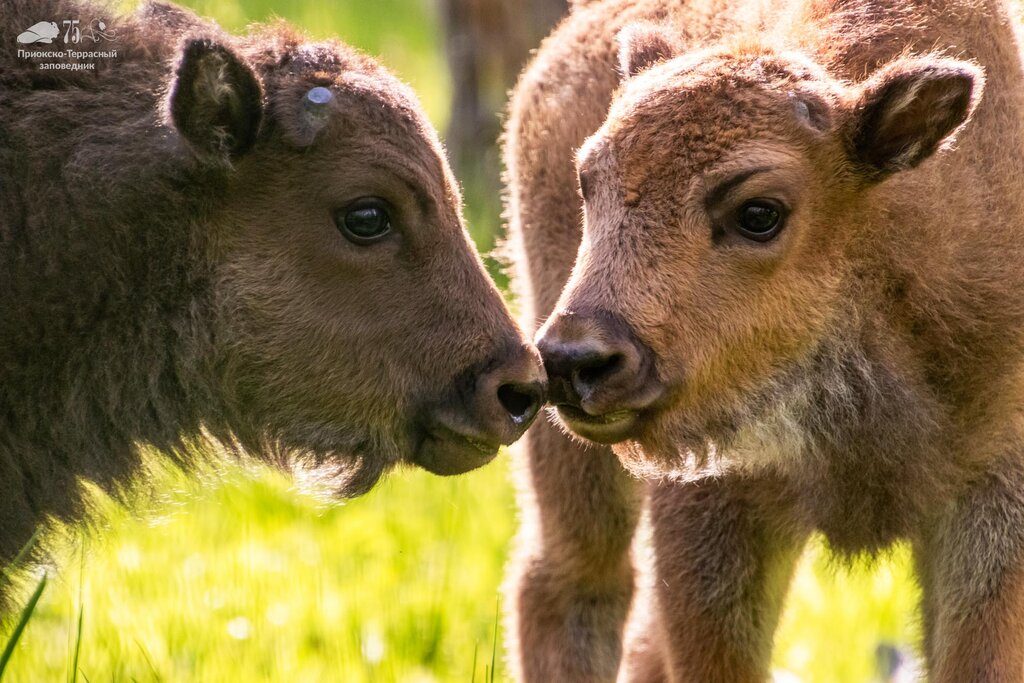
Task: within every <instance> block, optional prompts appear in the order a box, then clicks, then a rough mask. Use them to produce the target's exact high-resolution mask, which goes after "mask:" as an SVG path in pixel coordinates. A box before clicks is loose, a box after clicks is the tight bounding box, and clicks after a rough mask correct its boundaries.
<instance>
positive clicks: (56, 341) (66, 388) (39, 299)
mask: <svg viewBox="0 0 1024 683" xmlns="http://www.w3.org/2000/svg"><path fill="white" fill-rule="evenodd" d="M100 12H101V9H100V8H99V7H98V6H95V5H91V4H85V3H78V2H56V1H44V0H31V1H26V0H5V1H4V2H3V3H2V5H0V38H2V39H0V43H2V44H3V45H4V47H3V48H2V49H0V565H2V564H3V563H4V561H5V560H9V559H10V558H11V557H12V555H14V553H15V552H16V551H17V550H18V549H19V547H20V546H21V545H22V544H23V542H24V541H25V540H26V539H27V538H28V537H29V536H30V535H31V534H32V533H33V529H34V528H35V527H36V525H37V524H38V523H39V522H40V521H41V520H42V519H44V518H45V517H47V516H48V515H56V516H58V517H61V518H74V517H75V516H76V515H77V514H79V513H80V507H81V503H80V500H79V496H78V494H77V490H78V488H77V487H78V479H79V478H86V479H90V480H93V481H96V482H99V483H100V484H102V485H104V486H106V487H108V488H115V489H116V487H117V486H118V485H121V484H123V483H125V482H126V481H128V479H129V478H130V477H131V475H132V473H133V471H135V469H136V467H137V464H138V462H139V446H140V445H144V444H148V445H154V446H157V447H159V448H161V449H165V450H167V451H168V452H172V453H175V454H177V455H178V457H179V458H180V459H183V460H184V459H186V458H187V457H188V455H187V454H188V453H189V452H190V450H191V449H189V448H187V447H186V444H187V443H188V442H190V441H191V440H192V439H194V438H196V437H200V436H201V435H204V434H209V435H212V436H214V437H216V438H217V439H218V440H221V441H223V442H226V443H240V444H241V445H242V446H243V447H245V449H246V450H248V451H250V452H252V453H257V454H263V455H264V456H265V457H267V458H272V459H275V460H284V459H285V458H284V457H283V454H286V453H287V454H291V453H299V454H301V455H303V456H304V458H305V459H307V460H313V461H314V462H316V463H319V464H324V465H327V466H329V467H332V468H333V469H334V470H336V471H338V472H339V474H340V475H341V476H342V478H343V480H342V481H340V482H339V487H340V489H341V491H342V492H343V493H359V492H361V491H364V490H366V489H367V488H369V487H370V486H371V485H372V484H373V483H374V482H375V481H376V480H377V479H378V477H379V476H380V475H381V474H382V473H383V472H384V471H386V470H387V469H388V468H389V467H391V466H393V465H395V464H397V463H401V462H403V461H411V462H414V463H416V464H418V465H420V466H422V467H424V468H426V469H428V470H430V471H432V472H436V473H439V474H453V473H458V472H463V471H466V470H469V469H472V468H474V467H477V466H480V465H482V464H484V463H486V462H487V461H489V460H490V459H491V458H492V457H493V456H494V455H495V453H496V451H497V449H498V446H499V444H507V443H510V442H512V441H515V440H516V439H517V438H518V437H519V435H520V434H521V433H522V431H523V430H524V429H525V428H526V426H527V425H528V424H529V423H530V422H531V420H532V419H533V417H534V414H535V413H536V411H537V410H538V407H539V405H540V401H541V399H542V396H541V391H542V378H543V371H542V369H541V367H540V363H539V358H538V357H537V356H536V352H535V351H534V350H531V349H532V347H530V346H529V345H528V343H527V342H526V341H525V340H524V338H523V336H522V335H521V333H520V331H519V330H518V328H517V327H516V325H515V323H514V322H513V320H512V319H511V318H510V316H509V314H508V312H507V311H506V308H505V306H504V304H503V303H502V300H501V297H500V295H499V293H498V291H497V290H496V289H495V287H494V286H493V284H492V283H491V282H490V280H489V279H488V278H487V276H486V274H485V272H484V270H483V268H482V267H481V263H480V261H479V259H478V257H477V256H476V254H475V251H474V249H473V247H472V245H471V243H470V240H469V239H468V237H467V233H466V232H465V230H464V228H463V222H462V217H461V214H460V208H461V207H460V204H461V200H460V197H459V190H458V187H457V185H456V183H455V180H454V179H453V178H452V175H451V173H450V171H449V169H448V165H447V163H446V161H445V158H444V155H443V153H442V150H441V146H440V144H439V143H438V139H437V136H436V134H435V132H434V131H433V129H432V128H431V127H430V125H429V124H428V122H427V120H426V118H425V117H424V114H423V113H422V111H421V108H420V105H419V104H418V102H417V100H416V98H415V96H414V95H413V93H412V92H411V91H410V90H409V89H408V88H407V87H405V86H404V85H402V84H401V83H399V82H398V81H397V80H396V79H395V78H394V77H393V76H391V75H390V74H389V73H388V72H387V71H386V70H384V69H383V68H382V67H381V66H379V65H377V64H376V63H375V62H373V61H372V60H370V59H368V58H367V57H364V56H362V55H360V54H358V53H357V52H355V51H353V50H352V49H350V48H348V47H346V46H344V45H341V44H338V43H319V44H311V43H307V42H304V40H303V39H302V37H301V36H299V35H298V34H296V33H295V32H294V31H293V30H292V29H290V28H288V27H287V26H285V25H283V24H275V25H271V26H268V27H265V28H262V29H258V30H256V31H255V32H254V33H252V34H251V35H249V36H247V37H244V38H234V37H230V36H227V35H224V34H223V33H221V32H219V31H218V30H217V29H216V27H214V26H212V25H210V24H207V23H205V22H202V21H200V20H199V19H197V18H196V17H195V16H193V15H191V14H190V13H187V12H185V11H183V10H181V9H178V8H176V7H173V6H170V5H164V4H148V5H145V6H143V7H142V8H141V9H140V10H139V11H138V12H137V13H136V14H134V15H132V16H127V17H123V18H121V19H115V18H112V17H110V16H107V15H101V14H100ZM40 18H45V19H47V20H49V19H50V18H53V19H54V20H55V21H57V22H59V21H60V20H61V19H62V18H67V19H74V20H79V21H80V23H81V26H87V25H90V24H91V25H93V26H96V25H98V22H99V21H103V23H104V25H105V26H106V31H107V34H108V35H112V36H114V38H112V39H110V40H108V41H106V42H103V43H102V44H96V45H92V43H89V45H90V46H89V47H85V43H83V44H82V45H79V46H78V47H77V48H76V49H78V50H92V51H99V50H102V51H106V52H108V53H109V52H116V54H113V55H110V54H108V55H105V56H100V57H87V58H82V57H76V56H74V55H71V56H70V57H65V58H60V59H57V58H53V57H48V56H46V55H38V54H33V55H29V56H28V57H26V56H19V55H17V54H16V51H15V49H14V48H13V47H11V48H10V49H9V47H10V46H14V45H15V44H16V43H15V35H16V34H17V32H18V31H22V30H23V29H24V28H25V27H28V26H31V25H33V24H34V23H36V22H38V21H39V20H40ZM55 45H59V46H60V49H62V50H63V49H66V48H67V47H69V46H64V45H63V44H61V43H60V42H59V41H58V43H56V44H55ZM46 49H48V48H47V47H46V46H45V45H36V46H34V47H32V51H33V52H39V51H43V50H46ZM87 61H88V62H91V63H92V64H93V67H92V68H88V69H83V70H78V71H76V70H71V69H70V68H67V67H61V68H53V67H52V64H54V63H68V64H74V63H76V62H81V63H86V62H87Z"/></svg>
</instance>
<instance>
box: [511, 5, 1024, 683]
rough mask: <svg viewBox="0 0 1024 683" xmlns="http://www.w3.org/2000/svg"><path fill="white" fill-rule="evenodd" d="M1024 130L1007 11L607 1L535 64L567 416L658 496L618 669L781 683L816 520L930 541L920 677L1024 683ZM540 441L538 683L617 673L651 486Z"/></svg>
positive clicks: (541, 309)
mask: <svg viewBox="0 0 1024 683" xmlns="http://www.w3.org/2000/svg"><path fill="white" fill-rule="evenodd" d="M638 20H642V21H641V23H635V22H637V21H638ZM616 36H618V39H617V40H616ZM983 80H984V84H983ZM983 89H984V95H983V96H982V90H983ZM1022 135H1024V80H1022V74H1021V61H1020V55H1019V53H1018V43H1017V40H1016V37H1015V32H1014V26H1013V25H1012V22H1011V18H1010V12H1009V11H1008V8H1007V7H1006V6H1004V5H1003V4H1002V3H1000V2H997V1H995V0H985V1H980V2H974V1H973V0H948V1H946V0H933V1H927V2H926V1H921V2H914V1H912V0H898V1H897V2H880V1H877V2H876V1H874V0H776V1H771V2H767V3H760V2H742V1H738V0H734V1H728V2H713V3H691V2H685V3H684V2H665V1H663V0H658V1H654V0H608V1H606V2H594V3H589V4H586V5H585V6H577V8H576V10H575V12H574V14H573V15H572V16H571V17H570V18H569V19H568V20H567V21H566V22H565V23H564V24H563V25H562V26H561V28H559V29H558V30H557V31H556V33H555V34H554V35H553V36H552V37H551V38H549V39H548V41H547V42H546V43H545V44H544V46H543V48H542V49H541V51H540V53H539V55H538V57H537V60H536V61H535V63H534V65H533V66H532V68H530V70H529V71H527V73H526V74H525V76H524V77H523V80H522V82H521V83H520V85H519V87H518V90H517V92H516V95H515V100H514V104H513V111H512V117H511V120H510V123H509V144H508V155H507V156H508V163H509V168H510V172H511V173H510V175H511V183H512V187H511V202H512V203H511V215H512V220H513V228H514V230H515V235H516V239H517V240H518V242H519V245H520V246H521V248H522V265H523V267H524V270H525V274H526V275H527V279H528V285H529V286H530V287H531V288H532V293H533V296H532V299H531V300H532V305H533V310H532V312H531V313H530V315H535V314H539V315H545V314H547V313H549V312H553V314H552V315H551V317H550V318H549V319H548V321H547V323H546V324H545V326H544V328H543V329H542V330H541V331H540V340H539V342H538V345H539V347H540V349H541V352H542V355H543V356H544V360H545V364H546V366H547V368H548V375H549V382H550V395H551V400H552V402H553V403H555V404H556V407H557V414H558V418H559V421H560V423H561V424H562V425H564V426H565V427H567V428H568V429H570V430H572V432H574V433H575V434H577V435H579V436H581V437H584V438H585V439H587V440H589V441H592V442H597V443H601V444H617V445H616V446H615V452H616V453H617V455H618V456H619V458H620V459H621V460H622V461H623V462H624V463H625V464H626V465H627V467H628V468H630V469H631V470H632V471H633V472H634V473H638V474H640V475H641V476H643V477H651V476H652V475H653V477H654V481H655V482H656V483H653V484H651V485H650V496H649V505H650V517H651V524H652V526H653V531H652V534H653V550H654V567H653V568H648V567H644V569H645V570H647V569H650V570H652V571H655V572H656V574H657V576H656V579H657V580H656V581H655V582H654V583H653V585H654V586H655V587H656V589H655V591H656V596H655V604H656V610H655V611H654V613H653V614H652V615H646V616H647V618H649V619H650V620H651V622H652V623H650V624H648V625H647V626H646V628H644V629H640V632H641V635H642V638H641V639H640V644H641V645H642V647H640V648H637V649H636V650H634V651H633V652H632V653H631V654H630V653H628V652H627V656H626V658H625V661H626V665H625V666H624V667H623V670H622V671H621V672H619V674H618V675H619V676H620V680H668V681H701V682H705V683H706V682H709V681H722V682H728V683H737V682H740V681H759V680H765V679H766V678H767V677H768V666H769V660H770V654H771V646H772V634H773V631H774V629H775V626H776V622H777V619H778V615H779V609H780V606H781V605H782V603H783V598H784V594H785V591H786V587H787V584H788V582H789V578H790V575H791V573H792V570H793V565H794V562H795V560H796V558H797V557H798V555H799V553H800V550H801V548H802V546H803V544H804V542H805V540H806V538H807V536H808V535H809V534H810V533H811V532H812V531H814V530H818V531H820V532H821V533H822V534H823V535H824V536H825V538H826V539H827V540H828V543H829V544H830V546H831V547H832V548H833V549H834V550H835V551H836V552H837V553H839V554H840V555H845V556H853V555H858V554H862V553H866V554H871V553H875V552H877V551H879V550H881V549H883V548H885V547H887V546H889V545H890V544H892V543H893V542H895V541H897V540H906V541H908V542H909V543H910V544H911V546H912V548H913V552H914V557H915V562H916V568H917V572H918V576H919V578H920V581H921V584H922V587H923V594H924V598H923V605H922V611H923V616H924V634H925V637H924V649H925V654H926V658H927V663H928V669H929V671H930V674H931V680H933V681H944V682H950V683H952V682H964V681H1020V680H1022V678H1024V429H1022V422H1021V415H1022V412H1021V409H1022V390H1024V383H1022V370H1024V368H1022V361H1024V303H1022V302H1024V298H1022V297H1021V288H1022V286H1024V240H1022V236H1024V192H1022V186H1021V181H1022V178H1024V137H1022ZM577 180H578V182H577ZM577 192H579V193H580V194H579V195H577ZM581 207H582V209H583V213H584V227H583V230H582V233H581V231H580V229H579V219H578V212H579V211H580V209H581ZM578 243H579V245H580V246H579V253H578V255H577V253H576V247H577V244H578ZM574 263H575V265H573V264H574ZM570 269H572V271H571V274H570ZM566 281H567V282H568V284H567V285H566V286H565V289H564V291H562V287H563V283H565V282H566ZM560 292H561V294H559V293H560ZM559 297H560V298H559ZM556 300H557V301H556ZM529 448H530V452H529V460H528V470H527V471H526V476H527V479H526V489H527V493H528V495H524V496H523V500H524V505H525V506H526V508H527V515H526V519H527V525H526V527H525V529H524V532H523V538H525V539H533V541H534V542H532V543H530V544H529V545H525V544H524V546H523V547H522V548H521V549H520V552H519V561H518V564H517V572H518V573H517V574H516V576H515V577H514V580H513V581H514V583H513V589H514V591H515V596H514V600H512V601H511V602H512V603H513V605H514V613H513V624H512V625H513V628H512V629H511V631H512V633H513V634H514V638H515V641H514V643H513V645H514V648H515V649H514V653H515V659H516V661H517V662H518V666H519V675H520V678H522V679H524V680H530V681H551V680H559V681H569V680H572V681H583V680H586V681H594V680H613V679H615V677H616V670H617V668H618V664H619V659H620V653H621V647H622V646H621V644H620V643H621V639H622V629H623V623H624V620H625V618H626V611H627V609H628V606H629V604H630V595H631V571H630V566H629V558H628V552H629V538H630V535H631V534H632V531H633V528H634V524H635V522H636V518H637V515H636V510H637V505H636V499H637V495H636V492H635V491H634V486H633V485H632V484H631V483H630V482H629V481H628V480H627V478H625V477H624V476H622V475H621V474H620V473H618V472H617V471H616V468H615V463H614V462H613V460H612V457H611V455H610V453H609V451H608V450H607V449H605V448H602V447H591V448H589V449H588V448H587V447H586V446H584V445H583V444H582V443H581V442H572V441H570V440H568V439H566V438H564V437H562V436H561V435H559V434H558V433H557V432H556V431H555V430H554V429H552V427H551V426H548V425H543V426H542V425H538V428H537V429H536V430H534V432H533V433H532V434H531V435H530V438H529Z"/></svg>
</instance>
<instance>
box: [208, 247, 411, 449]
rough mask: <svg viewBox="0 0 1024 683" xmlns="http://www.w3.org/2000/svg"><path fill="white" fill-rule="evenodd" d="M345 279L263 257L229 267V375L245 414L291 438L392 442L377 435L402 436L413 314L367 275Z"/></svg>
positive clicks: (354, 444) (225, 294) (223, 290)
mask: <svg viewBox="0 0 1024 683" xmlns="http://www.w3.org/2000/svg"><path fill="white" fill-rule="evenodd" d="M339 284H340V283H334V286H330V285H329V284H328V283H324V282H317V281H313V280H311V278H309V277H308V276H305V275H304V274H303V273H302V272H301V271H300V270H297V269H294V268H289V267H287V265H284V264H281V263H276V262H274V261H273V260H270V259H266V258H259V259H244V258H243V259H240V260H238V261H237V262H236V263H234V264H232V265H231V266H229V267H226V268H224V269H223V270H222V277H221V281H220V283H219V286H218V291H219V292H220V302H221V306H220V310H221V313H222V316H221V317H222V327H223V328H224V329H225V335H224V340H223V341H224V343H225V359H226V362H225V367H226V368H227V369H228V370H229V373H228V377H227V378H226V384H227V385H228V386H229V387H230V390H231V391H233V392H234V393H236V399H237V400H238V403H239V404H240V407H241V409H242V410H244V411H246V412H247V413H248V414H247V415H246V417H247V418H248V420H249V421H256V422H260V423H262V424H261V425H260V426H262V427H265V428H268V431H269V432H270V433H272V434H276V435H280V436H281V437H282V438H284V439H285V440H288V441H293V440H294V441H299V442H304V441H310V442H313V443H309V444H308V445H311V446H317V445H320V444H317V443H315V442H316V441H318V440H329V439H327V438H326V437H321V436H319V435H320V434H323V433H330V434H331V438H333V439H335V440H337V439H342V438H343V439H346V440H348V443H346V444H344V445H346V446H348V447H350V448H362V447H364V446H365V445H366V444H365V443H364V442H367V441H369V442H372V445H374V446H378V447H381V446H391V447H392V448H394V447H395V445H396V444H394V443H378V442H380V441H394V440H396V439H400V436H399V435H398V434H397V432H398V431H400V430H402V429H404V428H405V425H404V424H403V423H404V419H403V418H404V416H405V415H406V414H407V413H408V412H409V409H408V405H407V404H408V401H409V398H408V397H410V396H411V395H413V394H415V393H416V392H415V388H414V387H413V386H411V384H412V383H413V382H414V379H415V374H414V373H411V372H409V368H408V367H407V362H408V359H409V357H410V355H411V354H410V348H409V347H410V346H411V345H412V344H413V341H414V340H413V339H410V337H411V336H412V335H410V334H409V329H407V326H408V322H405V323H404V324H403V323H402V322H401V321H407V319H406V318H403V316H402V315H401V311H393V310H388V309H389V307H390V306H393V304H391V305H390V306H389V304H388V301H386V300H385V298H384V297H380V296H379V295H378V296H377V297H373V296H368V295H372V293H373V292H374V287H372V286H371V283H368V282H365V281H363V280H362V278H351V279H349V280H348V281H347V282H345V283H344V286H338V285H339ZM374 284H376V285H379V286H380V287H381V288H383V289H385V290H386V289H387V283H386V282H382V281H379V280H378V281H377V282H376V283H374ZM375 299H376V300H375ZM377 303H379V304H381V305H375V304H377ZM297 445H304V444H301V443H300V444H297ZM323 445H324V446H327V444H323ZM338 445H339V444H334V447H337V446H338Z"/></svg>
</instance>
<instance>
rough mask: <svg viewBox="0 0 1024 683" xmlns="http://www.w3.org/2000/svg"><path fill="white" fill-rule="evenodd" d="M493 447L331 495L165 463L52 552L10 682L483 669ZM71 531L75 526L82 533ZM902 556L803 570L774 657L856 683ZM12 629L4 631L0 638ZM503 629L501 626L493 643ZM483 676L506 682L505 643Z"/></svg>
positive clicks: (819, 559)
mask: <svg viewBox="0 0 1024 683" xmlns="http://www.w3.org/2000/svg"><path fill="white" fill-rule="evenodd" d="M507 469H508V458H507V456H506V457H505V458H502V459H500V460H499V461H498V462H497V463H496V464H493V465H491V466H488V467H486V468H484V469H483V470H482V471H479V472H476V473H473V474H470V475H468V476H465V477H458V478H453V479H440V478H436V477H432V476H430V475H428V474H425V473H422V472H415V471H408V472H402V473H399V474H397V475H395V476H393V477H391V478H389V479H388V480H386V481H385V482H384V483H383V485H381V486H380V487H378V488H377V489H375V490H374V491H373V492H371V493H370V494H369V495H367V496H365V497H363V498H360V499H356V500H352V501H347V502H345V503H343V504H326V503H325V502H324V501H323V500H320V499H318V498H316V497H314V496H312V495H309V494H305V493H301V492H299V491H296V490H295V488H294V487H293V486H292V485H291V484H290V483H289V482H288V481H287V480H285V479H284V478H283V477H282V476H280V475H278V474H274V473H270V472H266V471H263V470H258V471H256V472H255V473H253V472H247V471H245V470H243V469H240V468H239V469H234V468H231V469H228V470H227V471H226V472H225V473H224V474H222V475H220V476H219V477H216V478H214V477H211V476H210V475H206V476H204V477H203V478H202V479H201V480H199V481H190V480H187V479H185V478H183V477H181V476H180V475H164V477H163V478H164V481H160V482H158V485H157V486H156V487H155V488H156V489H157V490H162V491H164V493H162V494H160V495H158V496H157V497H156V498H155V499H154V500H153V501H152V502H150V503H149V504H148V505H145V506H143V509H142V510H141V511H140V512H137V513H135V514H130V513H128V512H127V511H125V510H124V509H122V508H120V507H118V506H116V505H113V504H108V505H106V506H105V510H104V512H103V516H104V518H105V520H106V521H105V524H104V528H102V529H101V530H100V531H99V533H98V534H94V535H90V536H89V537H88V538H89V540H88V541H87V542H86V543H85V545H84V549H85V553H86V554H85V558H84V561H82V560H81V556H80V551H81V550H82V547H83V546H80V545H72V546H70V547H68V548H66V549H65V550H64V551H63V552H61V553H59V555H60V557H61V563H60V564H61V566H60V568H59V570H58V571H57V572H56V573H55V574H54V575H53V576H52V578H51V581H50V584H49V585H48V586H47V588H46V592H45V593H44V594H43V598H42V600H41V601H40V603H39V605H38V607H37V609H36V612H35V614H34V616H33V618H32V619H31V620H30V622H29V624H28V627H27V629H26V630H25V633H24V635H23V636H22V639H21V642H20V643H19V645H18V648H17V650H16V651H15V652H14V655H13V657H12V658H11V662H10V666H9V670H8V672H7V676H5V677H4V680H5V681H26V682H29V681H31V682H35V681H62V680H68V673H69V668H70V663H71V661H72V660H73V657H74V647H75V642H76V640H77V638H76V635H75V632H76V629H77V620H78V617H79V608H80V607H81V609H82V613H83V614H84V618H83V622H82V636H81V652H80V654H79V668H80V670H81V672H82V674H84V676H82V677H80V678H79V680H88V681H109V680H115V681H130V680H137V681H228V680H244V681H293V680H308V681H321V680H343V681H353V682H360V681H367V682H370V681H373V682H375V683H376V682H381V681H403V682H405V681H408V682H421V681H445V682H447V681H471V680H473V677H474V662H475V664H476V666H475V669H476V671H475V677H476V678H475V679H476V680H477V681H483V680H487V678H486V673H487V672H486V671H485V669H487V668H489V666H490V660H491V653H492V652H493V648H494V643H495V628H496V626H497V624H496V620H495V608H496V603H497V601H498V599H499V584H500V581H501V579H502V575H503V571H504V565H505V560H506V556H507V552H508V548H509V541H510V538H511V535H512V533H513V531H514V525H515V514H514V502H513V495H512V490H511V486H510V485H509V483H508V472H507ZM79 538H81V536H79ZM915 595H916V592H915V590H914V588H913V586H912V583H911V582H910V580H909V578H908V575H907V561H906V557H905V553H902V552H899V553H897V554H896V556H895V559H894V561H893V562H883V563H881V564H880V565H879V566H878V567H877V568H876V570H875V571H873V572H869V571H866V570H864V569H861V570H858V571H856V572H853V573H852V574H849V573H847V572H839V574H838V575H834V571H833V568H831V567H830V565H829V563H828V561H827V558H826V557H825V555H824V554H823V553H822V552H821V551H820V548H819V547H818V546H815V547H814V548H813V549H812V550H811V552H810V553H809V554H808V555H807V557H806V558H805V560H804V562H803V563H802V564H801V568H800V571H799V573H798V575H797V577H796V579H795V582H794V591H793V594H792V596H791V600H790V604H789V607H788V609H787V612H786V615H785V618H784V620H783V625H782V628H781V632H780V634H779V637H778V647H777V653H776V657H775V660H776V665H777V667H778V668H780V669H784V670H786V671H788V672H790V673H792V674H794V675H795V676H797V677H798V678H799V679H800V680H803V681H807V682H812V681H814V682H817V681H836V682H839V683H842V682H850V683H861V682H863V681H869V680H871V675H872V672H873V667H874V651H875V647H876V646H877V645H878V643H880V642H893V643H897V644H906V643H909V642H912V630H911V624H913V618H912V611H913V606H914V601H915ZM8 633H9V630H4V631H2V632H0V642H4V641H5V639H6V636H7V635H8ZM501 637H502V635H501V633H500V632H498V639H499V641H500V639H501ZM496 665H497V671H496V676H495V680H504V679H505V668H504V665H503V662H502V661H501V651H500V647H499V650H498V656H497V658H496Z"/></svg>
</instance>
